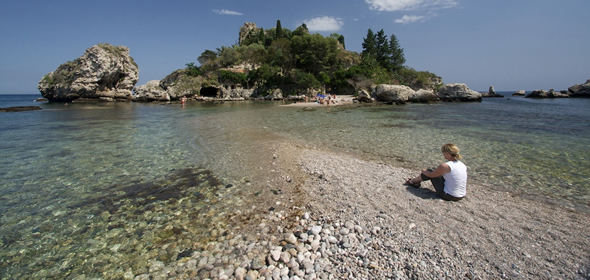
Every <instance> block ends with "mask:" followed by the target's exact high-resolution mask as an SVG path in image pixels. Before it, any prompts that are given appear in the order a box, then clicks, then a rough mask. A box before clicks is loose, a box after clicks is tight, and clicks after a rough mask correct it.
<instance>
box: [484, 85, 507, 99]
mask: <svg viewBox="0 0 590 280" xmlns="http://www.w3.org/2000/svg"><path fill="white" fill-rule="evenodd" d="M481 95H482V97H504V95H501V94H497V93H496V90H495V89H494V86H490V89H489V90H488V92H483V93H482V94H481Z"/></svg>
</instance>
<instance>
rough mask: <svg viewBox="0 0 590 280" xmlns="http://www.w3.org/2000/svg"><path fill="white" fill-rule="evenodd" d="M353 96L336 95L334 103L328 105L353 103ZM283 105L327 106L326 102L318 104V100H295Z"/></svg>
mask: <svg viewBox="0 0 590 280" xmlns="http://www.w3.org/2000/svg"><path fill="white" fill-rule="evenodd" d="M353 98H354V96H352V95H338V96H337V97H336V103H330V106H342V105H350V104H352V103H353ZM281 106H285V107H329V106H328V105H327V104H320V103H318V102H295V103H290V104H285V105H281Z"/></svg>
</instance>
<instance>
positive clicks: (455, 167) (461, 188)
mask: <svg viewBox="0 0 590 280" xmlns="http://www.w3.org/2000/svg"><path fill="white" fill-rule="evenodd" d="M440 150H441V152H442V153H443V156H444V158H445V160H447V161H446V162H445V163H442V164H440V165H439V166H438V167H436V168H434V169H432V168H431V169H424V170H422V172H421V173H420V175H418V176H416V177H415V178H409V179H408V180H406V185H409V186H412V187H415V188H419V187H420V183H421V182H422V181H430V182H431V183H432V185H433V186H434V189H436V193H437V194H438V196H440V197H441V198H442V199H444V200H451V201H459V200H461V199H463V197H465V195H466V194H467V166H465V164H463V162H461V158H462V156H461V155H460V154H459V151H460V150H459V147H457V146H456V145H455V144H452V143H447V144H444V145H443V146H442V147H441V148H440Z"/></svg>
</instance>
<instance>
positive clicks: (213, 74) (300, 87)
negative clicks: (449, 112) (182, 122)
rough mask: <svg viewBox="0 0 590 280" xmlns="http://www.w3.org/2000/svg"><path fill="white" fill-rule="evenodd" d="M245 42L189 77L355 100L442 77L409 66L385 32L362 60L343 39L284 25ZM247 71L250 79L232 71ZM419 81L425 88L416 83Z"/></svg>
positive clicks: (204, 58) (205, 57)
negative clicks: (384, 86) (382, 86)
mask: <svg viewBox="0 0 590 280" xmlns="http://www.w3.org/2000/svg"><path fill="white" fill-rule="evenodd" d="M245 26H246V25H245ZM240 41H241V42H240V43H239V44H237V45H232V46H230V47H226V46H222V47H221V48H218V49H216V51H212V50H205V51H204V52H203V53H202V54H201V55H200V56H199V57H198V59H197V61H198V63H199V64H200V66H196V65H195V64H194V63H187V64H186V68H185V73H186V75H188V76H195V75H200V76H202V77H204V78H205V80H206V81H207V83H208V84H211V85H221V84H226V83H231V84H241V85H242V86H246V87H250V86H256V87H258V88H259V89H260V90H261V91H265V90H266V91H267V92H270V91H272V90H273V89H275V88H281V89H282V90H283V92H284V93H286V94H299V93H301V92H307V91H308V90H309V89H317V90H322V89H325V90H326V91H327V92H329V93H340V94H354V93H356V90H358V89H360V88H366V87H368V86H369V85H371V84H378V83H390V84H405V85H410V86H411V85H418V84H419V85H422V86H423V85H425V84H427V83H429V82H428V79H430V77H436V75H434V74H432V73H428V72H418V71H415V70H414V69H412V68H409V67H406V66H404V64H405V57H404V50H403V48H401V46H400V44H399V41H398V39H397V37H396V36H395V35H393V34H392V35H391V36H390V37H389V39H388V38H387V36H386V35H385V32H384V31H383V29H381V30H380V31H379V32H377V34H375V33H374V32H373V31H372V30H371V29H369V30H368V31H367V36H366V37H365V38H363V44H362V47H363V51H362V52H361V53H360V54H359V53H356V52H351V51H347V50H346V49H345V45H344V36H342V35H340V34H337V33H333V34H331V35H330V36H328V37H324V36H322V35H320V34H318V33H316V34H310V33H309V30H308V28H307V26H306V25H305V24H302V25H300V26H299V27H297V28H296V29H295V31H291V30H289V29H287V28H283V27H282V26H281V22H280V20H277V24H276V26H275V28H271V29H266V30H265V29H263V28H256V26H255V25H253V26H252V24H251V25H250V26H248V30H241V31H240ZM238 65H241V66H238ZM247 65H249V66H248V67H247V68H245V69H247V71H246V72H247V73H237V72H236V71H235V70H231V69H230V68H231V67H234V66H238V67H246V66H247ZM419 78H420V79H422V82H421V83H417V82H416V79H419Z"/></svg>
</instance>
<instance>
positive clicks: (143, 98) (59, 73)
mask: <svg viewBox="0 0 590 280" xmlns="http://www.w3.org/2000/svg"><path fill="white" fill-rule="evenodd" d="M243 67H246V66H243ZM227 70H228V71H230V72H231V71H234V72H235V71H237V72H242V71H246V70H247V69H245V68H244V69H241V68H240V69H234V68H232V69H227ZM138 76H139V68H138V66H137V64H136V63H135V61H134V60H133V58H132V57H131V56H130V55H129V48H127V47H123V46H112V45H110V44H98V45H95V46H93V47H91V48H89V49H87V50H86V52H85V53H84V54H83V55H82V56H81V57H79V58H77V59H75V60H74V61H70V62H66V63H64V64H62V65H60V66H59V67H58V68H57V69H56V70H55V71H53V72H50V73H48V74H47V75H45V76H44V77H43V78H42V79H41V80H40V81H39V84H38V86H37V88H38V89H39V91H40V92H41V95H42V96H43V98H44V99H47V100H48V101H50V102H83V101H134V102H170V101H178V100H180V99H181V98H182V99H185V98H186V99H193V100H200V101H210V100H214V101H243V100H283V99H287V100H290V101H301V100H304V99H305V97H308V98H310V97H314V96H316V95H318V94H324V95H325V94H327V93H326V90H325V89H324V90H316V89H311V88H310V89H307V90H305V91H304V92H298V93H285V92H283V90H281V89H280V88H277V89H274V90H271V91H269V90H264V89H259V88H256V87H252V88H249V89H244V88H241V87H240V86H239V85H234V84H232V85H223V84H221V85H217V86H216V85H209V86H205V85H204V80H203V79H204V78H203V77H200V76H191V75H190V74H189V73H187V70H186V69H179V70H176V71H174V72H173V73H171V74H170V75H168V76H166V77H165V78H164V79H162V80H153V81H148V82H147V83H146V84H144V85H140V86H136V83H137V81H138V79H139V78H138ZM433 83H435V84H436V85H437V86H432V84H433ZM522 94H523V93H520V92H516V93H515V95H522ZM356 95H357V100H358V101H359V102H382V103H387V104H405V103H407V102H416V103H424V102H437V101H443V102H456V101H459V102H473V101H476V102H477V101H481V99H482V97H502V95H499V94H496V92H495V90H494V87H493V86H490V88H489V91H488V92H487V93H483V94H482V93H479V92H477V91H474V90H471V89H469V87H468V86H467V85H466V84H462V83H453V84H443V83H442V79H440V78H438V79H436V80H433V81H432V82H431V83H429V84H427V86H426V87H425V88H416V87H413V88H411V87H408V86H404V85H390V84H378V85H372V86H369V87H363V88H358V89H357V90H356ZM588 96H590V80H587V81H586V83H584V84H581V85H578V84H576V85H574V86H571V87H569V88H568V90H562V91H559V92H556V91H554V90H553V89H551V90H550V91H548V92H547V91H544V90H535V91H533V92H532V93H530V94H528V95H526V96H525V97H526V98H559V97H588Z"/></svg>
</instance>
